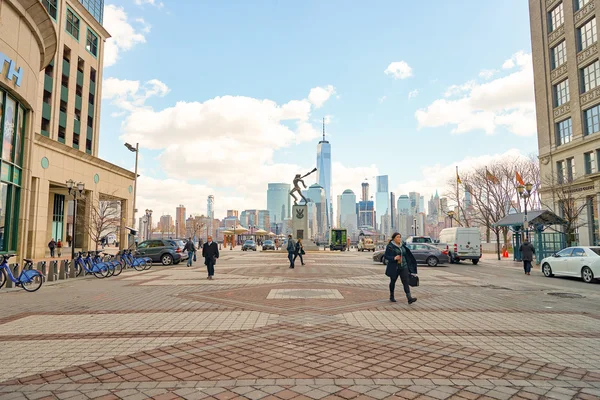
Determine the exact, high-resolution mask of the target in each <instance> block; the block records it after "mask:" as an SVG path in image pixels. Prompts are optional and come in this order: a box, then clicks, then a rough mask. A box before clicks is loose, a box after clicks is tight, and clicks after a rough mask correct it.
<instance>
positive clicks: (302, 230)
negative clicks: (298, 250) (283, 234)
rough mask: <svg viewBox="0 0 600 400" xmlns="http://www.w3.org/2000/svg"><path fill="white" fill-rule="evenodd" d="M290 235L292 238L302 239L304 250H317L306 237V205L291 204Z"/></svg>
mask: <svg viewBox="0 0 600 400" xmlns="http://www.w3.org/2000/svg"><path fill="white" fill-rule="evenodd" d="M292 237H293V238H294V240H298V239H302V245H303V246H304V250H319V248H318V247H317V245H316V244H315V243H314V242H313V241H312V240H310V238H309V237H308V207H307V206H306V205H294V206H292Z"/></svg>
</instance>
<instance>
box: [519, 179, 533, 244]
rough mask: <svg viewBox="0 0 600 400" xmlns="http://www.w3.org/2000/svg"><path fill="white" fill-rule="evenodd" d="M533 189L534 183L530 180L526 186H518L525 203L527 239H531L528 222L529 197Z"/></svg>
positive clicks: (524, 224)
mask: <svg viewBox="0 0 600 400" xmlns="http://www.w3.org/2000/svg"><path fill="white" fill-rule="evenodd" d="M532 189H533V184H531V183H529V182H527V183H526V184H525V186H523V185H519V186H517V193H519V197H521V198H522V199H523V203H524V204H525V217H524V218H523V229H525V237H526V238H527V240H529V226H528V224H527V199H529V198H530V197H531V190H532Z"/></svg>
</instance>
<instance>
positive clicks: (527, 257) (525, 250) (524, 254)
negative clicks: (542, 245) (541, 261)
mask: <svg viewBox="0 0 600 400" xmlns="http://www.w3.org/2000/svg"><path fill="white" fill-rule="evenodd" d="M519 251H520V252H521V260H523V269H524V270H525V275H531V262H532V261H533V255H534V254H535V248H534V247H533V245H532V244H531V243H530V242H529V239H528V238H525V240H523V244H521V247H519Z"/></svg>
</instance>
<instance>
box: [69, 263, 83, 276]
mask: <svg viewBox="0 0 600 400" xmlns="http://www.w3.org/2000/svg"><path fill="white" fill-rule="evenodd" d="M71 264H73V268H75V276H81V274H82V273H83V268H81V265H79V263H78V262H73V261H72V262H71Z"/></svg>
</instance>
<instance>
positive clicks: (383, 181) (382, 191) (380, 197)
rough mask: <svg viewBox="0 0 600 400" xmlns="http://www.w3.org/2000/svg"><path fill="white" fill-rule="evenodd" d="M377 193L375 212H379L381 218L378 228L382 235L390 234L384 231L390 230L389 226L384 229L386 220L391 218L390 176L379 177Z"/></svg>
mask: <svg viewBox="0 0 600 400" xmlns="http://www.w3.org/2000/svg"><path fill="white" fill-rule="evenodd" d="M376 179H377V192H376V193H375V210H376V211H377V215H378V216H379V218H378V219H379V221H378V225H379V226H378V227H376V228H378V229H379V230H380V231H381V232H382V233H388V232H384V230H385V229H386V228H387V230H389V225H388V227H384V225H385V222H384V221H385V220H386V218H387V217H389V211H390V204H389V203H390V195H389V191H388V176H387V175H381V176H378V177H377V178H376Z"/></svg>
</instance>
